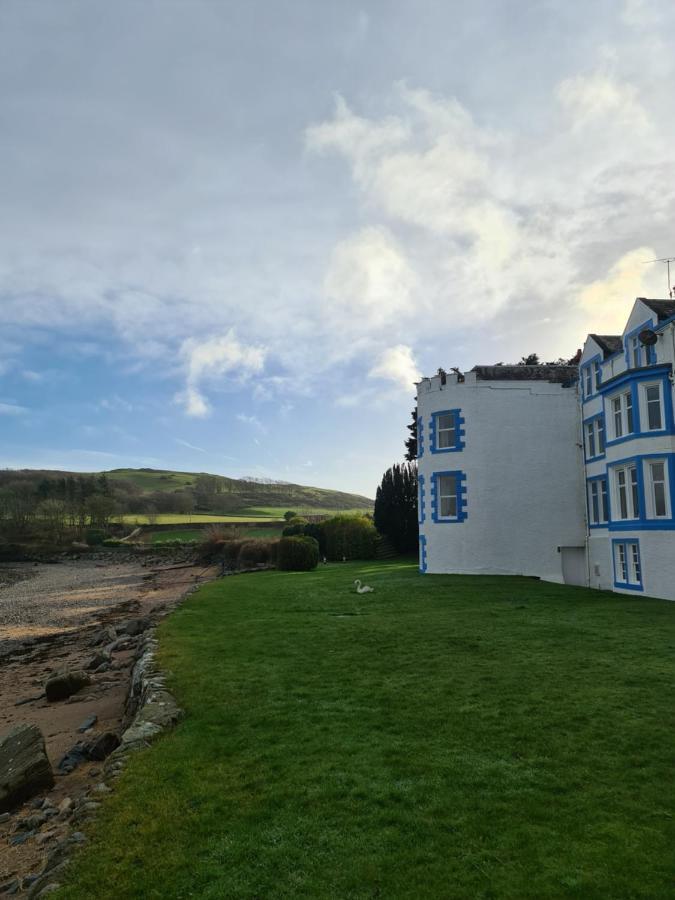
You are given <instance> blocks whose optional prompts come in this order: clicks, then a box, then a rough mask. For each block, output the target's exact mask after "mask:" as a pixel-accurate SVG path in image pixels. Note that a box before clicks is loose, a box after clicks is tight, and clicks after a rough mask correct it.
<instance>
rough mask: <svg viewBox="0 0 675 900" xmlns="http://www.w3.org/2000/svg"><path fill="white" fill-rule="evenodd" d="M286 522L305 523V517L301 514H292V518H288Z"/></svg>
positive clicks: (292, 523) (293, 523)
mask: <svg viewBox="0 0 675 900" xmlns="http://www.w3.org/2000/svg"><path fill="white" fill-rule="evenodd" d="M288 524H289V525H306V524H307V519H305V518H304V517H303V516H293V518H292V519H289V520H288Z"/></svg>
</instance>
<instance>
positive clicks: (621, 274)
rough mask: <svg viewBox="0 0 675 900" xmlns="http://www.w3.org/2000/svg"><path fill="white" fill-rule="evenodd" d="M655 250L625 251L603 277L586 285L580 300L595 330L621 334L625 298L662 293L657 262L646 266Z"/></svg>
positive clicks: (661, 275) (623, 323)
mask: <svg viewBox="0 0 675 900" xmlns="http://www.w3.org/2000/svg"><path fill="white" fill-rule="evenodd" d="M655 256H656V253H655V252H654V250H653V249H652V248H651V247H639V248H637V249H635V250H631V251H629V252H628V253H625V254H624V255H623V256H622V257H621V258H620V259H618V260H617V261H616V262H615V263H614V264H613V265H612V266H611V267H610V269H609V271H608V272H607V274H606V275H605V276H604V277H603V278H599V279H597V280H596V281H593V282H591V284H589V285H587V286H586V287H585V288H584V289H583V290H582V292H581V294H580V303H581V305H582V306H583V307H584V309H586V310H587V311H588V313H589V318H591V319H592V321H594V322H597V327H596V328H595V329H594V331H596V332H597V333H600V334H602V333H605V332H608V333H610V334H614V333H621V332H622V331H623V328H624V326H625V324H626V299H627V298H631V299H632V298H635V297H650V296H651V297H654V296H657V297H658V296H660V295H661V294H662V293H663V287H662V285H663V277H664V276H663V272H662V271H661V268H660V267H661V264H660V263H653V265H646V263H649V261H650V260H653V259H654V258H655Z"/></svg>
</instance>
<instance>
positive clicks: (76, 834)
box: [70, 831, 87, 844]
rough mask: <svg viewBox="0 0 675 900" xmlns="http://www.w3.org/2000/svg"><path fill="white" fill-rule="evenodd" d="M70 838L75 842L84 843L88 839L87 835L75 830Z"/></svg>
mask: <svg viewBox="0 0 675 900" xmlns="http://www.w3.org/2000/svg"><path fill="white" fill-rule="evenodd" d="M70 840H71V841H72V843H73V844H84V842H85V841H86V840H87V839H86V837H85V836H84V835H83V834H82V832H81V831H74V832H73V833H72V834H71V836H70Z"/></svg>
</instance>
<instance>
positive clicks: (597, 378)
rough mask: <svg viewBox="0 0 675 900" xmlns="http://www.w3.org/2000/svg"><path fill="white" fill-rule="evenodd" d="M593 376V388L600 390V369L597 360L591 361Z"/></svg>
mask: <svg viewBox="0 0 675 900" xmlns="http://www.w3.org/2000/svg"><path fill="white" fill-rule="evenodd" d="M593 378H594V380H595V389H596V391H598V390H600V382H601V381H602V369H601V368H600V363H599V362H598V361H597V360H596V361H595V362H594V363H593Z"/></svg>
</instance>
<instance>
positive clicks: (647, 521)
mask: <svg viewBox="0 0 675 900" xmlns="http://www.w3.org/2000/svg"><path fill="white" fill-rule="evenodd" d="M674 365H675V301H671V300H645V299H642V298H639V299H637V300H636V301H635V304H634V306H633V310H632V312H631V314H630V317H629V319H628V322H627V324H626V328H625V329H624V332H623V334H622V335H610V336H607V335H596V334H591V335H589V336H588V338H587V340H586V343H585V345H584V349H583V353H582V356H581V360H580V366H579V388H580V394H581V401H582V402H581V408H582V426H583V435H584V440H583V443H584V480H585V483H586V503H587V520H588V540H587V546H588V564H589V565H588V568H589V584H590V586H591V587H597V588H606V589H610V590H615V591H619V592H621V593H631V594H633V593H635V592H638V593H644V594H645V595H647V596H652V597H664V598H666V599H669V600H675V518H674V516H673V512H674V508H673V507H674V503H673V489H674V487H675V420H674V419H673V367H674Z"/></svg>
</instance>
